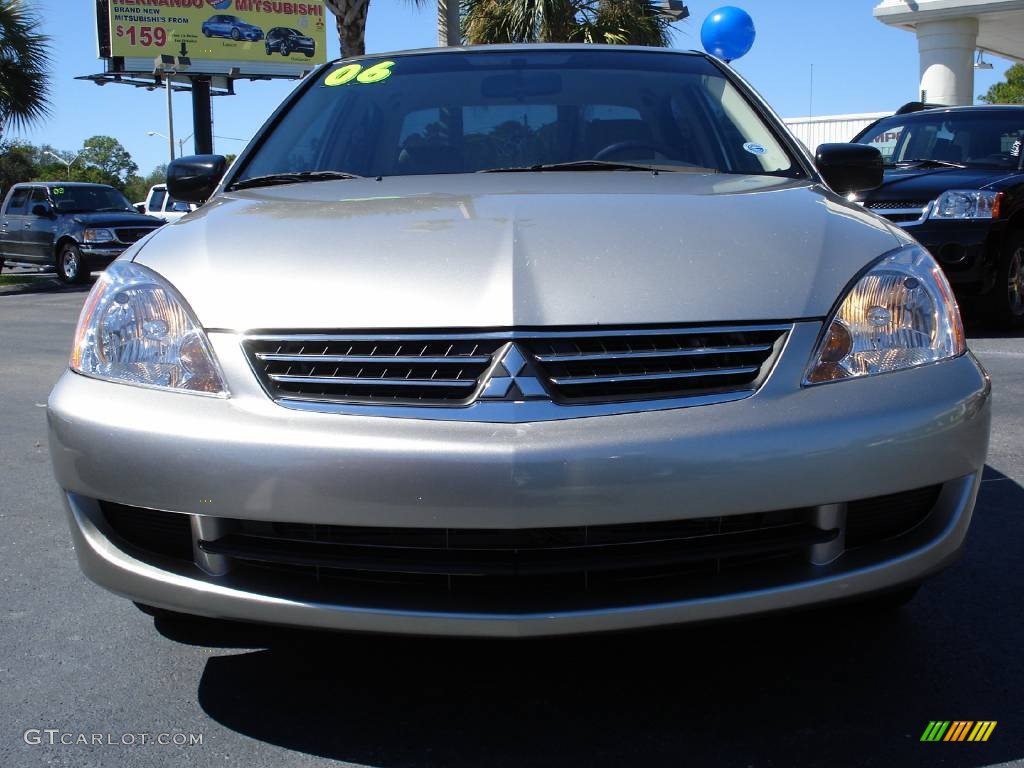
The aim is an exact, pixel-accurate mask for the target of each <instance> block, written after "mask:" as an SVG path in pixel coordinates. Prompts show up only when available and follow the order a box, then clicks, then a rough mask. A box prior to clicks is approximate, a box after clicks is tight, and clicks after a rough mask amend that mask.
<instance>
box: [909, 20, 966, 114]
mask: <svg viewBox="0 0 1024 768" xmlns="http://www.w3.org/2000/svg"><path fill="white" fill-rule="evenodd" d="M977 45H978V19H977V18H968V19H943V20H937V21H920V22H918V23H917V46H918V50H919V51H920V54H921V93H922V94H923V98H924V100H925V101H929V102H931V103H933V104H947V105H949V106H962V105H965V104H973V103H974V50H975V48H976V47H977Z"/></svg>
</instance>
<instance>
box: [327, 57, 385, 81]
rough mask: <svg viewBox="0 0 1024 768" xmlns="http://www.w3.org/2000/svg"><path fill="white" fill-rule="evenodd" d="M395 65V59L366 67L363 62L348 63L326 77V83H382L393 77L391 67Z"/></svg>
mask: <svg viewBox="0 0 1024 768" xmlns="http://www.w3.org/2000/svg"><path fill="white" fill-rule="evenodd" d="M393 66H395V62H393V61H380V62H377V63H376V64H374V65H372V66H369V67H364V66H363V65H362V64H346V65H345V66H344V67H339V68H338V69H336V70H334V71H333V72H331V74H329V75H328V76H327V77H326V78H325V79H324V85H330V86H334V85H348V84H349V83H359V84H361V85H373V84H374V83H382V82H384V81H385V80H387V79H388V78H389V77H391V68H392V67H393Z"/></svg>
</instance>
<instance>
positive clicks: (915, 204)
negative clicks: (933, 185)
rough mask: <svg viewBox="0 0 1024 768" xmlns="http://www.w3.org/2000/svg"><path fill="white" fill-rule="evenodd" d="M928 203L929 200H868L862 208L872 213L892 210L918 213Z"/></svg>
mask: <svg viewBox="0 0 1024 768" xmlns="http://www.w3.org/2000/svg"><path fill="white" fill-rule="evenodd" d="M930 202H931V200H869V201H868V202H866V203H864V207H865V208H869V209H871V210H872V211H878V210H888V209H893V208H896V209H908V208H914V209H916V210H918V211H920V210H921V209H922V208H924V207H925V206H926V205H928V204H929V203H930Z"/></svg>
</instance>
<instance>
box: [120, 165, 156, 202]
mask: <svg viewBox="0 0 1024 768" xmlns="http://www.w3.org/2000/svg"><path fill="white" fill-rule="evenodd" d="M165 181H167V166H166V165H158V166H157V167H156V168H154V169H153V170H152V171H151V172H150V173H149V174H148V175H146V176H138V175H132V176H130V177H129V178H128V183H127V184H125V188H124V193H125V195H127V196H128V199H129V200H131V201H132V202H133V203H137V202H140V201H142V200H145V199H146V196H147V195H148V194H149V189H150V187H152V186H154V185H156V184H163V183H164V182H165Z"/></svg>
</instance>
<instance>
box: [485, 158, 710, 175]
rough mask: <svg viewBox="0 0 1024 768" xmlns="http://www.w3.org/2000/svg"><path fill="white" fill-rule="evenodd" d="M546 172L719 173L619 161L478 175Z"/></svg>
mask: <svg viewBox="0 0 1024 768" xmlns="http://www.w3.org/2000/svg"><path fill="white" fill-rule="evenodd" d="M545 171H647V172H648V173H654V174H657V173H660V172H662V171H666V172H668V173H677V172H687V173H718V171H716V170H715V169H714V168H701V167H700V166H697V165H644V164H643V163H626V162H619V161H617V160H573V161H571V162H567V163H538V164H537V165H523V166H512V167H510V168H485V169H484V170H482V171H477V173H542V172H545Z"/></svg>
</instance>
